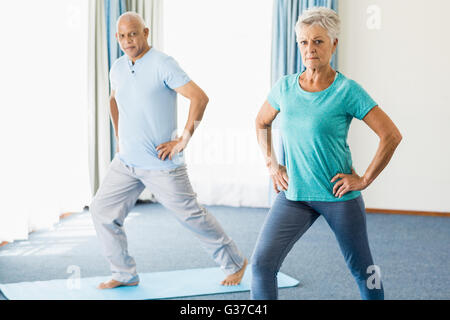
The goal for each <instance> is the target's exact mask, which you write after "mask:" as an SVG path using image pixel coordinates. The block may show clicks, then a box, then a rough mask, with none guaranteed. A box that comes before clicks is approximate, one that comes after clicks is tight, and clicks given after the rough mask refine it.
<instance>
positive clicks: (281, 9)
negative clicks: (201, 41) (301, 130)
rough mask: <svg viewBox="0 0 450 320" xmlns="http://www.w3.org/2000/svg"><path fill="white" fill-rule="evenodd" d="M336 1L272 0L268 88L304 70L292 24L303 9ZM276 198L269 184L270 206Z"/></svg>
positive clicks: (278, 147) (278, 146)
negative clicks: (282, 78)
mask: <svg viewBox="0 0 450 320" xmlns="http://www.w3.org/2000/svg"><path fill="white" fill-rule="evenodd" d="M337 2H338V0H274V3H273V4H274V6H273V21H272V26H273V27H272V28H273V29H272V61H271V85H272V86H273V85H274V84H275V82H277V80H278V79H280V78H281V77H282V76H285V75H288V74H294V73H298V72H302V71H304V69H305V67H304V66H303V63H302V59H301V56H300V51H299V49H298V46H297V41H296V35H295V24H296V23H297V20H298V17H299V16H300V15H301V14H302V13H303V11H304V10H306V9H309V8H311V7H319V6H320V7H328V8H330V9H333V10H335V11H337V9H338V8H337V6H338V3H337ZM336 61H337V50H336V53H335V54H334V55H333V58H332V60H331V66H332V67H333V69H335V70H336V67H337V66H336ZM278 120H279V119H275V121H274V122H273V124H272V128H273V132H272V133H273V135H272V140H273V146H274V149H275V154H276V155H277V159H278V162H279V163H280V164H282V165H285V157H284V149H283V141H282V139H281V135H280V132H279V121H278ZM275 196H276V193H275V191H274V190H273V187H272V182H270V187H269V199H270V203H271V204H272V202H273V200H274V198H275Z"/></svg>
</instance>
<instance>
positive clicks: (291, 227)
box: [251, 7, 402, 299]
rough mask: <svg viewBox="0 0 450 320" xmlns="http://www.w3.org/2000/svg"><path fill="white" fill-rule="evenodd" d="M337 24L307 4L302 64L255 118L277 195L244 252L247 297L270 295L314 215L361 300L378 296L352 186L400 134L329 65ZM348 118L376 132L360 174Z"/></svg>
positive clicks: (361, 182)
mask: <svg viewBox="0 0 450 320" xmlns="http://www.w3.org/2000/svg"><path fill="white" fill-rule="evenodd" d="M339 28H340V20H339V17H338V15H337V14H336V12H334V11H333V10H331V9H328V8H324V7H315V8H312V9H310V10H307V11H305V12H304V13H303V14H302V15H301V16H300V18H299V20H298V22H297V24H296V27H295V30H296V35H297V42H298V45H299V48H300V52H301V56H302V61H303V64H304V65H305V66H306V70H305V71H304V72H303V73H298V74H293V75H288V76H284V77H282V78H281V79H280V80H279V81H278V82H277V83H276V84H275V85H274V87H273V88H272V90H271V92H270V93H269V95H268V98H267V101H265V103H264V104H263V106H262V107H261V110H260V111H259V113H258V116H257V118H256V128H257V136H258V143H259V144H260V147H261V149H262V150H263V153H264V156H265V160H266V164H267V167H268V168H269V171H270V175H271V178H272V181H273V186H274V188H275V191H276V192H277V193H278V194H277V197H276V199H275V202H274V204H273V206H272V208H271V209H270V211H269V213H268V215H267V217H266V220H265V222H264V224H263V227H262V229H261V231H260V234H259V237H258V240H257V243H256V247H255V250H254V252H253V256H252V272H253V277H252V288H251V297H252V299H277V297H278V290H277V273H278V271H279V269H280V267H281V264H282V262H283V260H284V259H285V257H286V255H287V254H288V252H289V251H290V250H291V248H292V247H293V245H294V243H295V242H296V241H297V240H298V239H299V238H300V237H301V236H302V235H303V234H304V233H305V231H306V230H308V228H309V227H310V226H311V225H312V224H313V223H314V221H315V220H316V219H317V218H318V217H319V216H321V215H322V216H323V217H324V218H325V220H326V221H327V223H328V225H329V226H330V227H331V229H332V230H333V232H334V234H335V236H336V239H337V241H338V243H339V246H340V249H341V251H342V254H343V255H344V258H345V261H346V263H347V266H348V267H349V269H350V271H351V273H352V275H353V276H354V278H355V280H356V283H357V285H358V287H359V291H360V294H361V298H362V299H383V298H384V292H383V286H382V283H381V279H380V273H379V268H378V267H377V266H375V265H374V262H373V260H372V255H371V252H370V248H369V243H368V237H367V229H366V217H365V207H364V202H363V198H362V196H361V192H360V190H364V189H365V188H367V187H368V186H369V185H370V184H371V183H372V182H373V181H374V179H375V178H376V177H377V176H378V175H379V174H380V172H381V171H382V170H383V169H384V168H385V167H386V165H387V164H388V162H389V160H390V159H391V157H392V155H393V153H394V151H395V149H396V147H397V146H398V144H399V143H400V141H401V139H402V136H401V134H400V132H399V130H398V129H397V127H396V126H395V125H394V123H393V122H392V121H391V119H390V118H389V117H388V116H387V115H386V114H385V113H384V112H383V111H382V110H381V109H380V107H379V106H378V105H377V103H376V102H375V101H374V100H372V98H371V97H370V96H369V95H368V94H367V93H366V92H365V91H364V89H363V88H362V87H361V86H360V85H359V84H358V83H356V82H355V81H353V80H351V79H348V78H347V77H345V76H344V75H343V74H342V73H340V72H338V71H335V70H333V69H332V67H331V66H330V61H331V57H332V55H333V53H334V51H335V50H336V46H337V44H338V34H339ZM278 114H280V117H281V118H280V129H281V135H282V140H283V144H284V147H285V157H286V167H285V166H282V165H280V164H278V162H277V159H276V156H275V154H274V152H272V142H271V124H272V121H273V120H274V119H275V118H276V117H277V115H278ZM353 117H355V118H357V119H359V120H363V121H364V122H365V123H366V124H367V125H368V126H369V127H370V128H371V129H372V130H373V131H374V132H375V133H376V134H377V135H378V136H379V138H380V142H379V147H378V150H377V152H376V154H375V156H374V159H373V161H372V162H371V163H370V165H369V167H368V169H367V170H366V172H365V173H364V175H363V176H359V175H358V174H357V173H356V172H355V171H354V170H353V167H352V160H351V159H352V158H351V154H350V150H349V146H348V144H347V142H346V140H347V134H348V130H349V126H350V122H351V120H352V118H353Z"/></svg>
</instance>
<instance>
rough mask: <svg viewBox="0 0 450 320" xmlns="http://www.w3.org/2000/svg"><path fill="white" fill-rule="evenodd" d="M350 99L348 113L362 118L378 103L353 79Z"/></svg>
mask: <svg viewBox="0 0 450 320" xmlns="http://www.w3.org/2000/svg"><path fill="white" fill-rule="evenodd" d="M349 93H350V99H349V100H350V101H349V103H348V105H347V113H348V114H350V115H351V116H353V117H355V118H357V119H359V120H362V119H363V118H364V117H365V116H366V115H367V114H368V113H369V111H370V110H372V109H373V108H374V107H375V106H377V103H376V102H375V101H374V100H373V99H372V97H371V96H370V95H369V94H368V93H367V92H366V91H365V90H364V88H363V87H362V86H361V85H359V84H358V83H357V82H355V81H353V80H351V88H350V92H349Z"/></svg>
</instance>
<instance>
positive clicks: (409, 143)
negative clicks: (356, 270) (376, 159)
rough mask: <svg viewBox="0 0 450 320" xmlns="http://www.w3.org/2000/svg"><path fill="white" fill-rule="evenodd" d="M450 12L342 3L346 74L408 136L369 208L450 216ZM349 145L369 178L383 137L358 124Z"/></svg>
mask: <svg viewBox="0 0 450 320" xmlns="http://www.w3.org/2000/svg"><path fill="white" fill-rule="evenodd" d="M371 6H372V7H371ZM368 9H369V13H368V11H367V10H368ZM378 13H379V15H378ZM449 14H450V1H448V0H429V1H422V0H395V1H392V0H341V1H340V3H339V15H340V17H341V19H342V23H343V25H342V34H341V37H340V44H339V55H338V63H339V70H340V71H341V72H342V73H344V74H345V75H346V76H347V77H350V78H352V79H354V80H356V81H357V82H359V83H360V84H361V85H362V86H363V87H364V88H365V89H366V90H367V91H368V92H369V93H370V94H371V95H372V97H373V98H374V99H375V100H376V101H377V102H378V103H379V105H380V107H381V108H382V109H383V110H384V111H385V112H386V113H387V114H388V115H389V116H390V117H391V118H392V120H393V121H394V122H395V123H396V125H397V126H398V128H399V129H400V131H401V133H402V135H403V141H402V143H401V144H400V146H399V148H398V149H397V151H396V153H395V154H394V157H393V159H392V160H391V162H390V163H389V165H388V167H387V168H386V169H385V170H384V171H383V172H382V173H381V175H380V176H379V177H378V178H377V180H375V182H374V183H373V184H372V185H371V186H369V188H368V189H366V190H365V191H364V192H363V194H364V197H365V202H366V207H368V208H384V209H400V210H424V211H441V212H450V40H449V39H450V36H449V32H450V19H449V16H448V15H449ZM377 25H378V26H379V29H377V28H376V27H377ZM373 28H375V29H373ZM349 145H350V148H351V151H352V155H353V161H354V166H355V169H356V170H357V172H358V173H359V174H363V173H364V171H365V170H366V169H367V167H368V165H369V163H370V161H371V160H372V158H373V156H374V154H375V151H376V149H377V146H378V137H377V136H376V135H375V133H373V132H372V131H371V130H370V128H369V127H367V126H366V125H365V123H364V122H362V121H358V120H355V121H353V123H352V127H351V128H350V134H349Z"/></svg>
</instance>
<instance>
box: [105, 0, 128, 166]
mask: <svg viewBox="0 0 450 320" xmlns="http://www.w3.org/2000/svg"><path fill="white" fill-rule="evenodd" d="M104 4H105V13H106V14H105V16H106V38H107V45H108V70H110V69H111V65H112V64H113V63H114V61H115V60H116V59H117V58H119V57H121V56H122V55H123V52H122V50H120V46H119V44H118V43H117V40H116V37H115V34H116V22H117V18H119V16H120V15H121V14H122V13H124V12H126V11H127V10H126V3H125V0H104ZM110 126H111V127H110V132H111V159H112V158H113V157H114V154H115V152H116V139H115V137H114V127H113V124H112V122H111V123H110Z"/></svg>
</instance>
